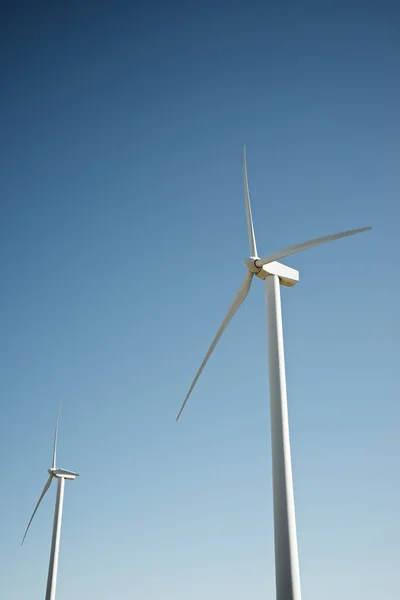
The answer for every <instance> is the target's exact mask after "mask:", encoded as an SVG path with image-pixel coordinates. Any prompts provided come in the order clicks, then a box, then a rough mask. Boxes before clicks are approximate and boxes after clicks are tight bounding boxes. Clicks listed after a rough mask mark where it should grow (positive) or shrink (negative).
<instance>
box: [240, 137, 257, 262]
mask: <svg viewBox="0 0 400 600" xmlns="http://www.w3.org/2000/svg"><path fill="white" fill-rule="evenodd" d="M243 180H244V201H245V206H246V221H247V232H248V234H249V245H250V256H257V246H256V236H255V235H254V227H253V217H252V215H251V205H250V194H249V183H248V181H247V162H246V146H245V147H244V148H243Z"/></svg>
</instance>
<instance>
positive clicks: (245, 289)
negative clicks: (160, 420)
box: [176, 272, 253, 420]
mask: <svg viewBox="0 0 400 600" xmlns="http://www.w3.org/2000/svg"><path fill="white" fill-rule="evenodd" d="M252 278H253V273H250V272H248V273H247V275H246V277H245V278H244V281H243V283H242V285H241V286H240V288H239V291H238V292H237V294H236V296H235V298H234V300H233V302H232V304H231V306H230V308H229V310H228V312H227V314H226V316H225V319H224V320H223V321H222V325H221V327H220V328H219V329H218V331H217V335H216V336H215V338H214V339H213V342H212V344H211V346H210V348H209V349H208V352H207V354H206V355H205V357H204V359H203V362H202V363H201V365H200V369H199V370H198V371H197V373H196V377H195V378H194V380H193V383H192V385H191V386H190V389H189V391H188V393H187V395H186V398H185V400H184V402H183V404H182V406H181V409H180V411H179V413H178V416H177V417H176V420H178V419H179V417H180V416H181V413H182V411H183V409H184V408H185V404H186V402H187V401H188V400H189V396H190V394H191V393H192V391H193V388H194V386H195V385H196V383H197V380H198V378H199V377H200V375H201V373H202V371H203V369H204V367H205V366H206V364H207V362H208V359H209V358H210V356H211V354H212V353H213V351H214V348H215V346H216V345H217V343H218V341H219V339H220V337H221V335H222V334H223V333H224V331H225V329H226V328H227V327H228V325H229V322H230V320H231V319H232V317H233V315H234V314H235V312H236V311H237V310H238V308H239V306H240V305H241V304H242V303H243V302H244V300H245V299H246V296H247V294H248V293H249V290H250V286H251V280H252Z"/></svg>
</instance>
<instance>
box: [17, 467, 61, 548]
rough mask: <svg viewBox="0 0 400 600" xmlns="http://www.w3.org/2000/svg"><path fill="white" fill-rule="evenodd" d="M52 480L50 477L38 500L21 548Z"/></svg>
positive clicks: (51, 476)
mask: <svg viewBox="0 0 400 600" xmlns="http://www.w3.org/2000/svg"><path fill="white" fill-rule="evenodd" d="M52 479H53V475H50V477H49V478H48V480H47V481H46V485H45V486H44V488H43V492H42V493H41V495H40V498H39V500H38V503H37V504H36V506H35V510H34V511H33V514H32V516H31V519H30V521H29V523H28V527H27V528H26V530H25V533H24V537H23V538H22V542H21V546H22V544H23V543H24V540H25V538H26V534H27V533H28V529H29V527H30V526H31V523H32V521H33V517H34V516H35V514H36V511H37V509H38V508H39V504H40V503H41V501H42V500H43V498H44V496H45V494H46V492H47V490H48V489H49V487H50V484H51V480H52Z"/></svg>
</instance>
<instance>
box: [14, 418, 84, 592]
mask: <svg viewBox="0 0 400 600" xmlns="http://www.w3.org/2000/svg"><path fill="white" fill-rule="evenodd" d="M59 419H60V411H58V415H57V422H56V429H55V433H54V448H53V462H52V466H51V469H48V473H49V478H48V480H47V481H46V485H45V486H44V488H43V491H42V493H41V495H40V498H39V500H38V503H37V504H36V506H35V510H34V511H33V514H32V516H31V519H30V521H29V523H28V527H27V528H26V530H25V533H24V537H23V538H22V543H21V546H22V544H23V543H24V540H25V537H26V534H27V533H28V529H29V527H30V525H31V523H32V521H33V517H34V516H35V514H36V511H37V509H38V508H39V504H40V503H41V501H42V500H43V498H44V496H45V494H46V492H47V491H48V489H49V487H50V485H51V482H52V481H53V478H55V479H57V480H58V481H57V498H56V506H55V511H54V522H53V536H52V540H51V551H50V561H49V572H48V575H47V587H46V596H45V600H54V599H55V597H56V584H57V568H58V553H59V549H60V534H61V520H62V510H63V502H64V484H65V480H66V479H70V480H72V479H75V477H78V473H74V472H73V471H67V470H66V469H57V467H56V459H57V437H58V421H59Z"/></svg>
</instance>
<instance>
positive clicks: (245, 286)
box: [176, 147, 372, 420]
mask: <svg viewBox="0 0 400 600" xmlns="http://www.w3.org/2000/svg"><path fill="white" fill-rule="evenodd" d="M243 182H244V200H245V209H246V221H247V233H248V237H249V249H250V257H249V258H248V259H246V261H245V264H246V266H247V269H248V273H247V275H246V277H245V279H244V281H243V283H242V285H241V286H240V288H239V291H238V292H237V294H236V296H235V298H234V300H233V302H232V304H231V306H230V308H229V310H228V312H227V314H226V316H225V318H224V320H223V321H222V324H221V326H220V328H219V329H218V331H217V334H216V336H215V338H214V339H213V341H212V344H211V346H210V348H209V349H208V351H207V353H206V355H205V357H204V359H203V362H202V363H201V365H200V368H199V370H198V371H197V373H196V376H195V378H194V380H193V382H192V384H191V386H190V388H189V391H188V393H187V395H186V398H185V400H184V402H183V404H182V406H181V408H180V410H179V413H178V416H177V417H176V420H178V419H179V417H180V416H181V414H182V411H183V409H184V408H185V405H186V403H187V401H188V399H189V397H190V395H191V393H192V391H193V388H194V387H195V385H196V383H197V381H198V379H199V377H200V375H201V373H202V371H203V369H204V367H205V366H206V364H207V362H208V360H209V358H210V356H211V354H212V353H213V351H214V349H215V347H216V345H217V343H218V341H219V339H220V338H221V336H222V334H223V333H224V331H225V329H226V328H227V327H228V325H229V323H230V321H231V319H232V317H233V315H234V314H235V313H236V311H237V310H238V308H239V307H240V306H241V304H242V303H243V302H244V300H245V299H246V297H247V294H248V293H249V290H250V286H251V282H252V279H253V276H254V274H258V273H259V271H261V270H262V269H266V271H267V273H266V274H265V275H266V276H268V268H267V265H268V264H269V263H272V262H275V261H279V260H281V259H282V258H286V257H287V256H291V255H292V254H297V253H298V252H303V251H304V250H308V249H309V248H314V247H315V246H320V245H321V244H325V243H326V242H332V241H334V240H338V239H340V238H343V237H347V236H350V235H355V234H356V233H362V232H363V231H368V230H369V229H372V228H371V227H361V228H359V229H349V230H347V231H343V232H341V233H335V234H332V235H326V236H324V237H319V238H315V239H312V240H309V241H307V242H302V243H301V244H295V245H293V246H288V247H287V248H283V249H282V250H278V251H277V252H273V253H272V254H269V255H267V256H265V257H264V258H259V257H258V254H257V244H256V238H255V234H254V225H253V217H252V213H251V204H250V194H249V185H248V179H247V162H246V147H244V150H243ZM264 278H265V277H264Z"/></svg>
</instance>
